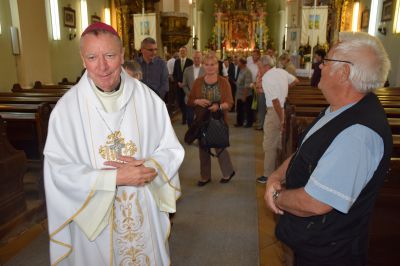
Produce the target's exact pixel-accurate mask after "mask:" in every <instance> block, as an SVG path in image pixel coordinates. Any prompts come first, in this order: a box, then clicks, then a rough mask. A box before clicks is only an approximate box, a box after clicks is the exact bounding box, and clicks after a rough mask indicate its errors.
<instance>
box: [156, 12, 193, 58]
mask: <svg viewBox="0 0 400 266" xmlns="http://www.w3.org/2000/svg"><path fill="white" fill-rule="evenodd" d="M188 19H189V17H188V15H187V14H186V13H181V12H164V13H161V40H162V43H163V46H165V47H167V49H168V52H169V53H170V54H173V53H174V52H177V51H178V50H179V48H180V47H182V46H185V45H186V44H187V43H188V41H189V39H190V38H191V37H192V34H191V31H190V27H189V26H187V21H188Z"/></svg>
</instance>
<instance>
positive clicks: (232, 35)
mask: <svg viewBox="0 0 400 266" xmlns="http://www.w3.org/2000/svg"><path fill="white" fill-rule="evenodd" d="M265 9H266V5H265V1H256V0H236V1H235V0H220V1H218V2H217V3H216V4H215V26H214V29H213V34H212V38H211V40H210V42H209V47H208V48H209V49H212V50H216V51H217V52H218V53H219V54H220V55H221V57H226V56H229V55H231V54H233V53H236V54H242V55H247V54H248V53H250V52H251V51H252V50H254V49H255V48H258V49H260V50H264V49H266V47H267V42H268V28H267V26H266V25H265V18H266V14H267V12H266V11H265Z"/></svg>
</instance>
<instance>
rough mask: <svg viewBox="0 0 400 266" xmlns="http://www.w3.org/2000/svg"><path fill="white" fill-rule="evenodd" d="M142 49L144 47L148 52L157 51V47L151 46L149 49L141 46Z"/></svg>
mask: <svg viewBox="0 0 400 266" xmlns="http://www.w3.org/2000/svg"><path fill="white" fill-rule="evenodd" d="M143 49H145V50H147V51H149V52H157V50H158V49H157V48H153V49H150V48H143Z"/></svg>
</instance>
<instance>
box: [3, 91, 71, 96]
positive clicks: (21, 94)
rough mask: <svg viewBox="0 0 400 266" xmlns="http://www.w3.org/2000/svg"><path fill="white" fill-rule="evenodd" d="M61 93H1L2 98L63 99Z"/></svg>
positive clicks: (62, 93)
mask: <svg viewBox="0 0 400 266" xmlns="http://www.w3.org/2000/svg"><path fill="white" fill-rule="evenodd" d="M64 93H65V92H60V91H44V92H43V91H33V92H32V91H30V92H0V97H62V96H63V95H64Z"/></svg>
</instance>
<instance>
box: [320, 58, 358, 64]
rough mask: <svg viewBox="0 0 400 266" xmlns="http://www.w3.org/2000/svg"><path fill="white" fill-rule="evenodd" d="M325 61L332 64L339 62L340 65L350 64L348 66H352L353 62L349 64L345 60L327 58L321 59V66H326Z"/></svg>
mask: <svg viewBox="0 0 400 266" xmlns="http://www.w3.org/2000/svg"><path fill="white" fill-rule="evenodd" d="M326 61H328V62H329V61H332V62H340V63H347V64H350V65H352V66H353V65H354V64H353V62H350V61H346V60H337V59H329V58H324V59H322V64H324V65H325V64H326Z"/></svg>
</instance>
